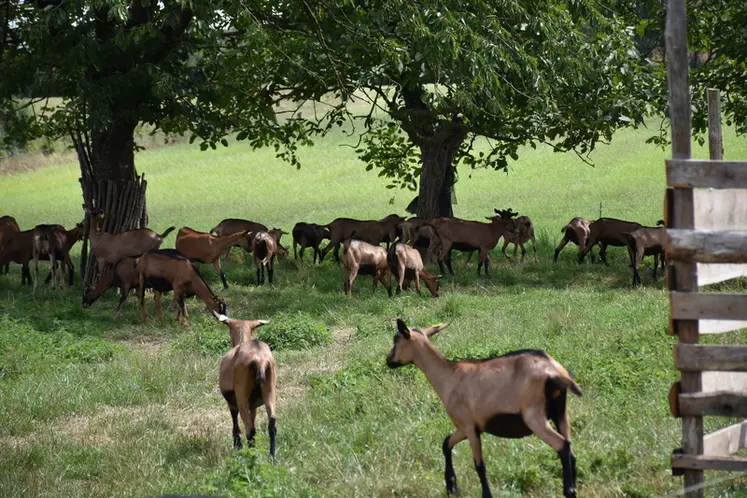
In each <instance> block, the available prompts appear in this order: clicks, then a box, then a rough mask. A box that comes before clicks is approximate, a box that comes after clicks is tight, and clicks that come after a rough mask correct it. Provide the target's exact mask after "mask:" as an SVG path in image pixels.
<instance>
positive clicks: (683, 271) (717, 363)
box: [666, 0, 747, 498]
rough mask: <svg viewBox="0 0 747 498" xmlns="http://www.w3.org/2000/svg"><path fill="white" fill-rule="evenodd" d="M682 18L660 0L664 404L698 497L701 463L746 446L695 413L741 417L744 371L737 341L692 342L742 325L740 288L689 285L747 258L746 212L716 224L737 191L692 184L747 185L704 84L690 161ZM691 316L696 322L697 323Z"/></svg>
mask: <svg viewBox="0 0 747 498" xmlns="http://www.w3.org/2000/svg"><path fill="white" fill-rule="evenodd" d="M686 19H687V17H686V7H685V0H670V1H669V5H668V10H667V26H666V43H667V64H668V66H667V71H668V76H669V96H670V118H671V125H672V160H669V161H667V162H666V170H667V184H668V185H669V186H670V187H671V188H669V189H667V196H666V199H667V201H666V218H667V228H668V230H667V247H666V255H667V260H669V261H674V265H673V267H671V268H670V270H669V272H668V274H667V285H668V288H669V290H670V306H671V314H670V333H671V334H676V335H678V336H679V344H678V345H677V346H676V347H675V352H674V354H675V366H676V368H677V369H678V370H679V371H680V374H681V380H680V381H679V382H677V383H676V384H674V385H673V386H672V389H671V390H670V393H669V402H670V407H671V410H672V414H673V415H674V416H676V417H682V448H680V449H678V450H675V452H674V453H673V454H672V458H671V465H672V470H673V473H675V474H676V475H684V480H685V490H686V493H685V496H687V497H689V498H696V497H698V498H700V497H703V496H704V490H703V487H702V484H703V482H704V470H727V471H747V457H741V456H734V455H733V454H734V453H736V452H737V451H739V450H740V449H742V448H745V447H746V446H747V421H743V422H740V423H738V424H734V425H732V426H730V427H727V428H724V429H721V430H719V431H716V432H714V433H712V434H708V435H704V433H703V416H707V415H717V416H729V417H741V418H747V377H745V374H744V373H743V372H746V371H747V347H745V346H706V345H701V344H698V343H699V342H700V335H701V333H723V332H728V331H730V330H738V329H740V328H744V327H746V326H747V311H745V310H747V295H742V294H707V293H699V292H698V286H699V285H705V284H707V283H715V282H718V281H723V280H728V279H730V278H733V277H735V276H741V275H744V274H747V271H745V269H747V267H745V266H741V265H739V266H737V265H723V263H747V231H744V229H747V216H741V217H740V216H737V218H736V219H733V220H727V222H726V223H724V218H725V214H726V211H727V210H730V211H733V210H734V209H735V208H736V207H737V206H738V205H744V204H745V202H746V201H747V192H745V191H742V192H739V191H731V190H730V191H729V193H724V192H723V191H721V190H715V191H714V190H711V191H695V190H694V189H696V188H708V189H747V162H733V161H723V160H722V158H723V142H722V140H721V125H720V108H719V105H718V98H719V97H718V91H716V90H709V92H708V101H709V144H710V153H711V160H709V161H700V160H697V161H696V160H691V159H690V143H691V136H690V129H691V116H690V94H689V82H688V57H687V55H688V54H687V22H686ZM740 218H741V219H740ZM730 225H731V226H730ZM704 228H719V229H721V230H706V229H704ZM735 228H739V230H733V229H735ZM724 229H731V230H728V231H724ZM703 263H720V264H719V265H712V266H711V265H702V264H703ZM699 265H700V266H699ZM729 267H732V268H729ZM700 270H702V272H703V273H704V274H708V278H707V279H699V278H698V277H699V275H698V273H699V271H700ZM699 320H703V324H702V330H701V324H700V323H699Z"/></svg>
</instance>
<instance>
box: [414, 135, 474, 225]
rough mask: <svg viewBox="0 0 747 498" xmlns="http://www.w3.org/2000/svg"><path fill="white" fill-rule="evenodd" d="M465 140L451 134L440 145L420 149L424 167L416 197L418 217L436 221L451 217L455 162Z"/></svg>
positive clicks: (424, 144) (423, 145)
mask: <svg viewBox="0 0 747 498" xmlns="http://www.w3.org/2000/svg"><path fill="white" fill-rule="evenodd" d="M464 138H465V136H464V134H461V133H460V134H453V135H451V136H449V137H448V138H447V139H446V140H443V141H441V142H438V143H434V142H428V143H423V144H421V145H420V154H421V156H422V160H423V165H422V170H421V172H420V193H419V194H418V211H417V212H418V216H419V217H421V218H437V217H439V216H453V215H454V212H453V210H452V207H451V191H452V187H453V185H452V184H453V179H454V170H453V168H454V166H455V165H454V158H455V157H456V153H457V151H458V150H459V147H460V146H461V145H462V142H463V141H464Z"/></svg>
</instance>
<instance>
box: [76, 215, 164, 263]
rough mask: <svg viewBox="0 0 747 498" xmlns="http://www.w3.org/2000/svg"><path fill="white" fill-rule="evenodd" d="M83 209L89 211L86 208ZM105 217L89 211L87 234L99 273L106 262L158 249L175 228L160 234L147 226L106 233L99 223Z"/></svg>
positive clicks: (133, 256)
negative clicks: (89, 220)
mask: <svg viewBox="0 0 747 498" xmlns="http://www.w3.org/2000/svg"><path fill="white" fill-rule="evenodd" d="M84 208H85V206H84ZM85 210H86V212H88V213H91V212H90V211H89V210H88V208H85ZM105 217H106V215H105V214H104V213H103V212H101V211H98V212H94V213H91V231H90V233H89V235H88V237H89V239H90V240H91V252H93V255H94V256H95V257H96V264H97V266H98V269H99V273H101V274H103V272H104V267H105V266H106V265H107V264H110V265H114V264H116V263H117V261H119V260H120V259H124V258H135V257H138V256H141V255H143V254H145V253H146V252H148V251H154V250H156V249H158V248H159V247H161V244H163V239H165V238H166V236H167V235H168V234H170V233H171V232H172V231H173V230H174V229H175V227H169V228H167V229H166V230H165V231H164V232H163V233H162V234H160V235H159V234H157V233H156V232H154V231H153V230H151V229H149V228H139V229H137V230H128V231H126V232H122V233H107V232H104V231H102V230H101V223H102V222H103V221H104V218H105Z"/></svg>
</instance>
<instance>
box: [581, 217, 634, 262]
mask: <svg viewBox="0 0 747 498" xmlns="http://www.w3.org/2000/svg"><path fill="white" fill-rule="evenodd" d="M639 228H641V224H640V223H636V222H634V221H624V220H618V219H615V218H599V219H598V220H596V221H592V222H591V224H590V225H589V238H588V239H586V245H585V246H584V250H583V251H581V254H579V261H582V260H583V259H584V256H586V254H587V253H588V252H589V251H591V249H592V247H594V246H595V245H597V244H599V246H600V249H599V258H600V259H601V260H602V262H603V263H604V264H605V265H607V264H609V263H607V246H615V247H626V246H627V245H628V239H627V237H625V235H623V234H624V233H630V232H633V231H635V230H638V229H639ZM632 263H633V261H632V260H631V264H632Z"/></svg>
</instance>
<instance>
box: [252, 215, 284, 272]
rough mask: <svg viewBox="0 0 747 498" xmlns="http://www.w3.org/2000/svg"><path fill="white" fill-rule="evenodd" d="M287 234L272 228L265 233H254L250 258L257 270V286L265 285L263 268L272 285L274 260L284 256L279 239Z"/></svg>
mask: <svg viewBox="0 0 747 498" xmlns="http://www.w3.org/2000/svg"><path fill="white" fill-rule="evenodd" d="M287 233H288V232H284V231H282V230H280V229H279V228H273V229H272V230H270V231H267V232H255V233H254V236H253V237H252V238H251V241H252V256H253V258H254V266H255V268H257V285H260V284H263V283H265V268H267V279H268V280H269V281H270V283H272V275H273V273H275V258H276V257H278V256H279V255H281V254H285V249H284V248H283V246H281V245H280V238H281V237H282V236H283V235H285V234H287Z"/></svg>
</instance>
